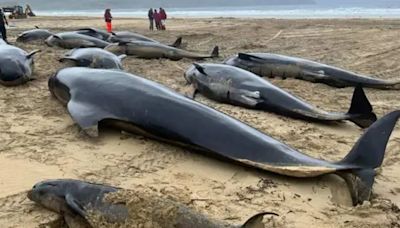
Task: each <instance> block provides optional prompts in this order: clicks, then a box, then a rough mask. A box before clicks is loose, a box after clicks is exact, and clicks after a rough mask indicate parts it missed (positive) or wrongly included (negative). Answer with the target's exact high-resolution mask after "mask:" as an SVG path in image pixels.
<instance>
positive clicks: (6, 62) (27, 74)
mask: <svg viewBox="0 0 400 228" xmlns="http://www.w3.org/2000/svg"><path fill="white" fill-rule="evenodd" d="M1 41H3V40H2V39H0V84H2V85H4V86H18V85H21V84H24V83H26V82H28V81H30V80H32V79H33V76H32V74H33V56H34V55H35V54H36V53H38V52H39V50H35V51H32V52H30V53H27V52H26V51H24V50H22V49H21V48H18V47H15V46H13V45H9V44H7V43H5V42H4V43H1Z"/></svg>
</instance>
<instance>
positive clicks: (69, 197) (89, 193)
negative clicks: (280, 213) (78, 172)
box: [28, 179, 277, 228]
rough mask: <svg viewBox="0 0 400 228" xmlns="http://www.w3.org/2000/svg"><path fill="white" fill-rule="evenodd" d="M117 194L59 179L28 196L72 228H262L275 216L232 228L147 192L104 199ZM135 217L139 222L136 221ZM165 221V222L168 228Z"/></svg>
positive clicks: (39, 186)
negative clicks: (102, 226)
mask: <svg viewBox="0 0 400 228" xmlns="http://www.w3.org/2000/svg"><path fill="white" fill-rule="evenodd" d="M118 191H122V189H119V188H115V187H111V186H106V185H100V184H93V183H88V182H83V181H79V180H71V179H59V180H47V181H43V182H39V183H37V184H36V185H35V186H33V188H32V189H31V190H30V191H29V192H28V198H29V199H30V200H32V201H34V202H36V203H37V204H39V205H41V206H43V207H45V208H46V209H49V210H51V211H54V212H56V213H58V214H60V215H62V216H63V217H64V220H65V222H66V223H67V225H68V226H69V227H71V228H72V227H97V226H95V225H96V224H91V222H90V221H91V219H90V218H91V217H95V218H98V217H100V218H103V220H105V221H106V222H108V223H110V225H111V224H115V225H118V224H121V225H122V224H129V225H131V226H134V227H136V226H137V225H139V224H142V222H143V221H145V222H151V224H159V225H162V227H171V228H172V227H174V228H188V227H191V228H204V227H208V228H223V227H226V228H228V227H231V228H234V227H243V228H261V227H264V225H263V223H262V218H263V216H265V215H276V216H277V214H275V213H271V212H264V213H259V214H256V215H254V216H253V217H251V218H250V219H248V220H247V222H245V223H244V225H242V226H234V225H229V224H224V223H222V222H219V221H215V220H212V219H210V218H207V217H206V216H204V215H202V214H200V213H199V212H196V211H194V210H192V209H190V208H188V207H187V206H186V205H183V204H181V203H179V202H175V201H173V200H170V199H167V197H165V198H162V197H160V196H157V195H156V194H154V193H153V194H152V193H149V192H148V191H135V190H132V194H133V195H137V196H138V197H133V198H131V199H130V198H127V199H118V203H113V202H112V201H111V200H107V199H105V196H107V194H110V193H114V194H115V193H117V192H118ZM122 194H123V193H122ZM128 197H129V195H128ZM137 201H139V202H137ZM128 207H129V208H130V210H128ZM143 207H149V209H146V208H143ZM158 211H169V213H159V214H160V215H161V217H159V216H154V214H156V213H157V212H158ZM136 213H137V215H136ZM138 216H140V219H142V220H141V221H138V220H137V217H138ZM165 221H168V224H166V223H165ZM78 225H80V226H78Z"/></svg>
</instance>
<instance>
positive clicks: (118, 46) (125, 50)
mask: <svg viewBox="0 0 400 228" xmlns="http://www.w3.org/2000/svg"><path fill="white" fill-rule="evenodd" d="M105 49H106V50H108V51H110V52H113V53H114V54H126V55H132V56H135V57H137V58H144V59H159V58H166V59H170V60H175V61H177V60H181V59H183V58H188V59H206V58H216V57H218V56H219V48H218V46H216V47H214V49H213V51H212V53H211V54H210V55H205V54H197V53H192V52H189V51H186V50H182V49H178V48H174V47H171V46H167V45H164V44H160V43H154V42H148V41H130V42H120V43H114V44H110V45H109V46H107V47H106V48H105Z"/></svg>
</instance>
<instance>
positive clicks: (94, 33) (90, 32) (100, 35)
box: [75, 28, 112, 41]
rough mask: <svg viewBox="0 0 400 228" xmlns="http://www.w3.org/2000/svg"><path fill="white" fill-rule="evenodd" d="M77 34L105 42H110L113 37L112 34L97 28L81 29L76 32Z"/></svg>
mask: <svg viewBox="0 0 400 228" xmlns="http://www.w3.org/2000/svg"><path fill="white" fill-rule="evenodd" d="M75 32H76V33H79V34H82V35H86V36H91V37H95V38H97V39H100V40H104V41H109V39H110V37H111V35H112V34H111V33H109V32H107V31H105V30H102V29H97V28H81V29H78V30H76V31H75Z"/></svg>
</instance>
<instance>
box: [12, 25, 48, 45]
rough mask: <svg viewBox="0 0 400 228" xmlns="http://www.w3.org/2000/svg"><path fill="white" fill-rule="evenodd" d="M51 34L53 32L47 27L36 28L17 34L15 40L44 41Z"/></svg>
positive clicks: (21, 41) (27, 41) (23, 41)
mask: <svg viewBox="0 0 400 228" xmlns="http://www.w3.org/2000/svg"><path fill="white" fill-rule="evenodd" d="M51 35H53V33H52V32H50V31H49V30H47V29H39V28H36V29H32V30H28V31H25V32H23V33H21V34H19V35H18V37H17V42H20V43H30V42H44V41H45V40H46V39H47V38H49V37H50V36H51Z"/></svg>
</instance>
